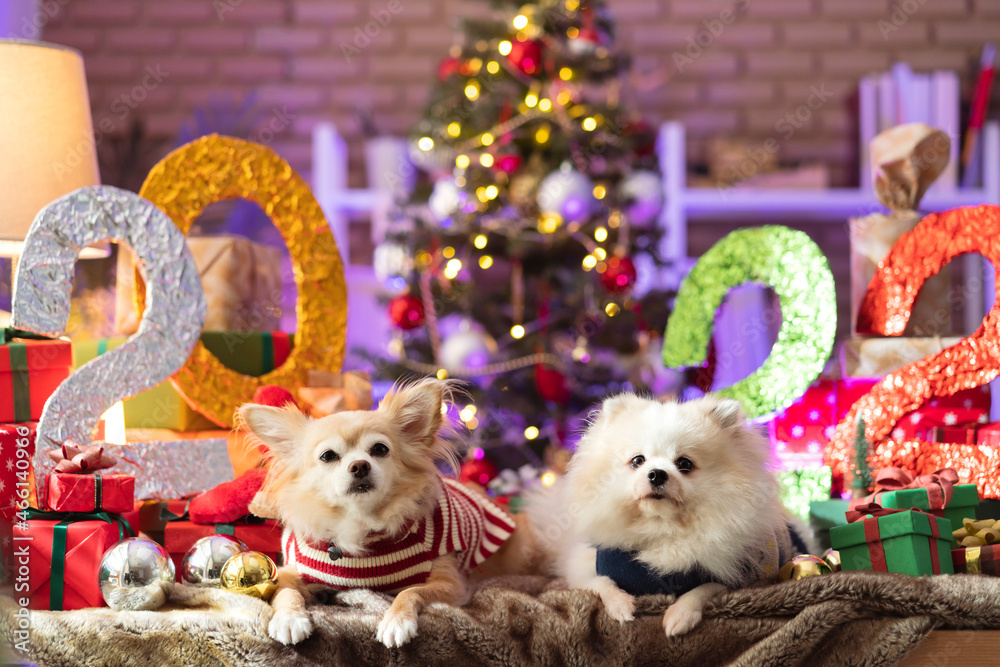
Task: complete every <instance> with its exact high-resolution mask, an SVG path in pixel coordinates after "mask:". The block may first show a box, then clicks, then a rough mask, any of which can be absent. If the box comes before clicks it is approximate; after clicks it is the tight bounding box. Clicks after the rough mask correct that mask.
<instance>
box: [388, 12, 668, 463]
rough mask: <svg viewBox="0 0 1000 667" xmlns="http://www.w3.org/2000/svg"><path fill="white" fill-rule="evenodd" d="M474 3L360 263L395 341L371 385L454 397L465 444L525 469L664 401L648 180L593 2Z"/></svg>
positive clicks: (661, 302) (623, 63) (616, 59)
mask: <svg viewBox="0 0 1000 667" xmlns="http://www.w3.org/2000/svg"><path fill="white" fill-rule="evenodd" d="M491 4H492V5H493V7H494V8H495V11H494V16H493V17H492V18H491V19H489V20H475V21H472V20H469V21H465V22H463V23H462V25H461V30H460V36H459V38H458V40H457V43H456V44H455V45H454V46H452V48H451V50H450V51H449V53H448V56H447V57H446V58H445V59H444V60H443V61H442V63H441V65H440V67H439V70H438V81H437V82H436V84H435V87H434V90H433V91H432V92H431V96H430V103H429V105H428V106H427V108H426V109H425V111H424V114H423V119H422V120H421V121H420V122H419V123H418V125H417V127H416V128H415V131H414V133H413V135H412V136H411V154H412V156H413V159H414V161H415V162H416V163H417V164H418V166H419V167H421V169H422V170H423V172H424V173H425V176H426V179H425V180H424V181H423V182H422V183H421V184H420V185H419V186H418V187H417V189H416V191H415V192H414V194H413V196H412V198H411V199H410V200H409V201H407V202H401V203H400V206H399V207H398V210H397V211H396V215H395V216H394V220H393V221H392V225H391V228H390V230H389V231H388V234H387V240H386V242H385V243H383V244H382V245H380V246H379V247H378V248H377V249H376V255H375V258H376V261H375V265H376V266H375V268H376V272H377V273H378V275H379V277H380V278H381V279H382V280H383V282H384V283H385V285H386V286H387V287H388V289H389V297H390V298H391V301H390V303H389V314H390V319H391V320H392V321H393V322H394V324H395V325H396V326H397V329H398V330H397V332H396V338H395V340H394V341H393V342H392V345H391V347H390V350H389V351H388V352H389V353H388V355H387V357H388V358H387V359H386V360H381V361H380V363H379V364H378V370H379V372H380V374H381V375H382V376H383V377H385V378H390V379H394V378H395V377H399V376H401V375H406V374H421V375H437V376H438V377H442V378H444V377H451V378H457V379H462V380H467V381H469V382H470V383H472V384H471V387H469V391H470V394H471V399H472V400H471V401H469V404H468V406H467V407H466V409H464V410H462V412H461V415H460V416H461V420H462V421H463V422H464V423H465V425H466V426H467V427H468V429H469V433H468V434H467V435H468V437H467V438H466V439H467V440H468V441H470V442H471V444H472V445H473V446H474V447H480V448H483V449H484V450H491V451H492V452H494V453H495V452H496V451H497V449H499V448H502V447H513V448H515V449H517V448H524V449H528V447H526V445H530V449H533V450H535V452H536V454H537V453H541V451H542V450H543V449H545V447H546V446H547V445H561V444H563V442H564V441H565V438H566V437H567V435H575V434H576V433H577V432H578V431H579V430H580V426H581V423H582V421H583V420H584V419H585V417H586V414H587V413H588V412H589V410H591V409H592V408H593V406H594V404H595V403H596V402H597V401H599V400H601V399H602V398H603V397H605V396H606V395H608V394H610V393H614V392H618V391H622V390H623V389H626V388H629V387H633V386H634V387H637V388H639V389H651V390H652V391H653V392H654V393H667V392H668V391H670V390H672V389H675V387H674V386H668V385H671V383H676V376H675V375H672V374H671V373H670V372H669V371H667V370H666V369H664V368H663V367H662V364H661V362H660V361H659V359H658V358H657V356H656V355H657V354H658V353H659V349H660V347H661V342H660V340H661V339H660V335H661V333H662V331H663V329H664V327H665V324H666V316H667V314H668V308H669V301H670V296H671V295H670V294H668V293H665V292H651V291H650V288H655V287H656V281H657V279H656V270H657V268H658V267H659V266H661V265H662V264H663V263H662V262H661V261H660V259H659V257H658V247H659V242H660V231H659V229H658V227H657V224H656V221H657V217H658V214H659V211H660V208H661V206H662V199H663V197H662V190H661V186H660V183H661V177H660V175H659V173H658V172H657V165H656V159H655V146H654V133H653V132H652V131H651V128H650V127H649V126H648V125H646V124H644V123H642V122H640V121H639V120H637V119H636V118H634V117H631V116H629V115H628V114H627V113H626V112H625V111H624V106H625V105H624V98H625V97H626V91H625V89H624V87H623V84H624V73H625V71H626V70H627V67H628V57H627V56H625V55H624V54H623V53H622V52H620V51H619V50H617V49H616V47H615V43H614V23H613V21H612V20H611V18H610V16H609V15H608V13H607V9H606V8H605V6H604V3H603V2H597V1H587V0H538V1H537V2H535V3H532V4H522V3H520V2H510V1H509V0H495V1H494V2H492V3H491ZM643 283H645V284H643ZM640 294H642V296H641V297H640ZM524 453H525V454H528V452H526V451H525V452H524ZM490 458H494V454H490ZM525 459H527V460H528V461H531V462H534V463H537V462H538V458H537V457H533V456H531V455H527V456H521V457H520V461H517V457H513V458H511V457H503V456H501V457H497V458H496V460H497V461H498V462H501V463H503V464H505V465H514V466H516V465H520V463H523V462H524V460H525ZM554 467H558V466H554Z"/></svg>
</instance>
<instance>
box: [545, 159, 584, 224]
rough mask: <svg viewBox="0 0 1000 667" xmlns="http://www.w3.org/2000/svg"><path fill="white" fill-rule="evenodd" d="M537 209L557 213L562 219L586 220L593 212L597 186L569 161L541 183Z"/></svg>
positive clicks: (564, 220) (570, 220)
mask: <svg viewBox="0 0 1000 667" xmlns="http://www.w3.org/2000/svg"><path fill="white" fill-rule="evenodd" d="M536 200H537V202H538V210H539V211H541V212H542V213H543V214H549V215H553V214H554V215H558V216H560V217H561V218H562V220H563V222H567V223H568V222H583V221H584V220H586V219H587V218H589V217H590V215H591V214H592V213H593V211H594V203H595V201H596V200H595V199H594V185H593V184H592V183H591V182H590V179H589V178H587V176H586V175H585V174H582V173H580V172H579V171H577V170H576V169H574V168H573V167H572V166H571V165H570V164H569V163H568V162H566V163H563V165H562V166H561V167H560V168H559V169H557V170H555V171H553V172H552V173H550V174H549V175H548V176H546V177H545V178H543V179H542V182H541V183H540V184H539V185H538V195H537V199H536Z"/></svg>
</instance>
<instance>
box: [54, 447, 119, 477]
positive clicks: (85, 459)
mask: <svg viewBox="0 0 1000 667" xmlns="http://www.w3.org/2000/svg"><path fill="white" fill-rule="evenodd" d="M49 457H50V458H51V459H52V460H53V461H55V462H56V468H55V472H67V473H91V472H94V471H96V470H104V469H105V468H110V467H112V466H113V465H115V463H117V462H118V461H117V460H116V459H115V457H113V456H109V455H107V454H105V453H104V447H101V446H100V445H91V446H90V447H78V446H76V445H73V444H70V443H63V446H62V447H61V448H60V449H51V450H49Z"/></svg>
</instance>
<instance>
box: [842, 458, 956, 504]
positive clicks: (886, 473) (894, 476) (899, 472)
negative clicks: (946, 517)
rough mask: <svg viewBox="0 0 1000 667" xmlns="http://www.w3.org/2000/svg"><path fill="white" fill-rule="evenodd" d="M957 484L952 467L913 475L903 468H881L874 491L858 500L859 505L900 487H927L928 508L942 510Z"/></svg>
mask: <svg viewBox="0 0 1000 667" xmlns="http://www.w3.org/2000/svg"><path fill="white" fill-rule="evenodd" d="M956 484H958V472H956V471H955V469H954V468H942V469H941V470H937V471H935V472H932V473H929V474H927V475H920V476H919V477H914V475H913V473H911V472H910V471H909V470H904V469H903V468H882V469H881V470H879V472H878V476H876V478H875V493H873V494H871V495H870V496H867V497H866V498H865V499H864V500H861V501H859V503H858V504H859V505H861V504H867V503H877V502H879V500H880V497H881V495H882V493H884V492H886V491H900V490H902V489H927V500H928V509H931V510H943V509H944V508H945V507H946V506H947V505H948V503H950V502H951V496H952V493H953V488H952V487H954V486H955V485H956Z"/></svg>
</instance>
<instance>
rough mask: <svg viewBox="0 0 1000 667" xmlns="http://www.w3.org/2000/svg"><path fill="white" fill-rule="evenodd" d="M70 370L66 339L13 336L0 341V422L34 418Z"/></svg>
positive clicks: (70, 351)
mask: <svg viewBox="0 0 1000 667" xmlns="http://www.w3.org/2000/svg"><path fill="white" fill-rule="evenodd" d="M72 370H73V346H72V344H71V343H70V342H69V341H67V340H48V339H46V340H34V339H30V338H16V337H15V338H13V339H11V340H10V341H8V342H7V343H5V344H2V345H0V422H26V421H35V420H37V419H39V418H40V417H41V416H42V408H43V407H45V401H47V400H48V398H49V396H51V395H52V392H54V391H55V390H56V387H58V386H59V385H60V383H62V381H63V380H65V379H66V378H68V377H69V374H70V372H72Z"/></svg>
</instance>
